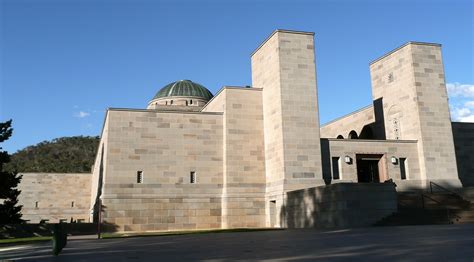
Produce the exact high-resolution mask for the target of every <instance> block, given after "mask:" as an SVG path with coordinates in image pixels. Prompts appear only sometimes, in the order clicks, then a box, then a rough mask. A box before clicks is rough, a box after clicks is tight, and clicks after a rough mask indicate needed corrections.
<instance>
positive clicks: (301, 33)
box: [250, 29, 314, 56]
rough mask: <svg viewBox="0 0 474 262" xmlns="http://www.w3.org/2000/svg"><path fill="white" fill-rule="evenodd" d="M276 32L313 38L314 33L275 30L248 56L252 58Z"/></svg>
mask: <svg viewBox="0 0 474 262" xmlns="http://www.w3.org/2000/svg"><path fill="white" fill-rule="evenodd" d="M278 32H281V33H290V34H300V35H312V36H314V32H306V31H296V30H287V29H277V30H275V31H273V32H272V33H271V34H270V35H269V36H268V37H267V38H266V39H265V40H264V41H263V42H262V43H261V44H260V45H259V46H258V47H257V49H255V50H254V51H253V52H252V54H251V55H250V56H253V55H254V54H255V53H257V51H258V50H259V49H260V48H261V47H262V46H263V45H264V44H265V43H266V42H267V41H268V40H269V39H270V38H272V36H273V35H274V34H276V33H278Z"/></svg>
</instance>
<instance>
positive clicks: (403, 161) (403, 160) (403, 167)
mask: <svg viewBox="0 0 474 262" xmlns="http://www.w3.org/2000/svg"><path fill="white" fill-rule="evenodd" d="M406 161H407V159H406V158H400V178H401V179H402V180H405V179H407V171H406Z"/></svg>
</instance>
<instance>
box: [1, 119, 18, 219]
mask: <svg viewBox="0 0 474 262" xmlns="http://www.w3.org/2000/svg"><path fill="white" fill-rule="evenodd" d="M11 125H12V120H11V119H10V120H8V121H6V122H0V143H3V142H4V141H6V140H8V138H10V136H11V135H12V133H13V128H11ZM9 161H10V156H9V155H8V152H7V151H3V150H2V147H0V224H15V223H21V222H22V221H23V220H22V219H21V212H20V211H21V207H22V206H19V205H18V196H19V195H20V190H18V188H17V186H18V184H19V183H20V180H21V175H18V173H17V172H12V171H4V165H5V164H6V163H8V162H9Z"/></svg>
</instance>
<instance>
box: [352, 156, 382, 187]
mask: <svg viewBox="0 0 474 262" xmlns="http://www.w3.org/2000/svg"><path fill="white" fill-rule="evenodd" d="M382 160H383V158H382V156H381V155H357V157H356V161H357V180H358V182H359V183H379V182H381V177H382V178H384V177H385V172H384V168H383V167H384V163H383V161H382Z"/></svg>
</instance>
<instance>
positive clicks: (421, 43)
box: [369, 41, 441, 65]
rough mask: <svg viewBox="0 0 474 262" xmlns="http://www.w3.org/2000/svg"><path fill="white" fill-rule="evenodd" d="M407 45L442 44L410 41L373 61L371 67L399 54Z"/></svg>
mask: <svg viewBox="0 0 474 262" xmlns="http://www.w3.org/2000/svg"><path fill="white" fill-rule="evenodd" d="M407 45H429V46H441V44H438V43H428V42H417V41H409V42H406V43H405V44H403V45H401V46H399V47H397V48H395V49H393V50H392V51H389V52H388V53H385V54H384V55H382V56H381V57H379V58H377V59H375V60H373V61H372V62H370V63H369V65H372V64H373V63H376V62H378V61H380V60H382V59H384V58H385V57H387V56H389V55H391V54H393V53H395V52H397V51H398V50H400V49H402V48H404V47H405V46H407Z"/></svg>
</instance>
